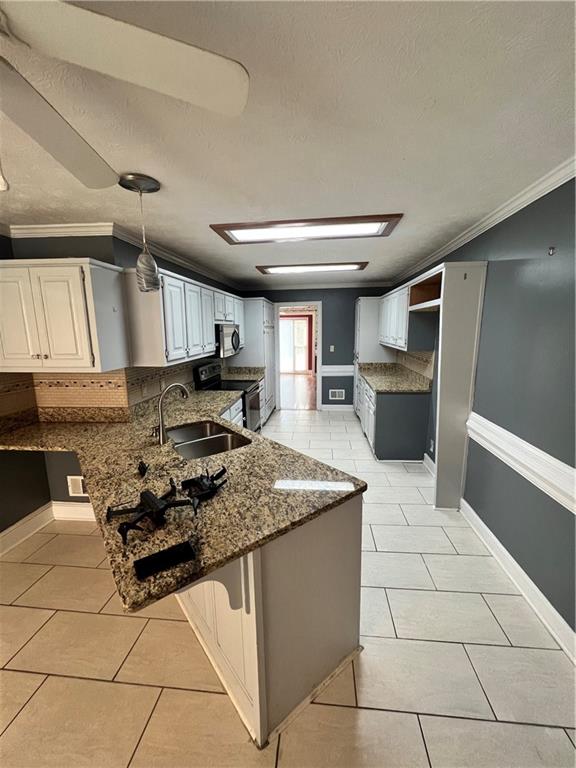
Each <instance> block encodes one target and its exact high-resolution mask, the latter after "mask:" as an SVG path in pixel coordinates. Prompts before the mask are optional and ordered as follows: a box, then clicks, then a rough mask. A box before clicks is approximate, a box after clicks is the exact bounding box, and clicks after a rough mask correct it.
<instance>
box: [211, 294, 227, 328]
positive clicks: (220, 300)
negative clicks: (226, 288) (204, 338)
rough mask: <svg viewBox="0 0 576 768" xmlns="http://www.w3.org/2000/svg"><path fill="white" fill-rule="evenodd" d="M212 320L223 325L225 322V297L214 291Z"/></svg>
mask: <svg viewBox="0 0 576 768" xmlns="http://www.w3.org/2000/svg"><path fill="white" fill-rule="evenodd" d="M214 320H215V321H216V322H217V323H223V322H224V321H225V320H226V297H225V296H224V294H223V293H218V291H214Z"/></svg>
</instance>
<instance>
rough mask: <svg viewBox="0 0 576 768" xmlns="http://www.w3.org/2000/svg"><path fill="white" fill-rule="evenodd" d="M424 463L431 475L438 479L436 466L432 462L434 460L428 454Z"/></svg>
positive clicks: (424, 458) (423, 460)
mask: <svg viewBox="0 0 576 768" xmlns="http://www.w3.org/2000/svg"><path fill="white" fill-rule="evenodd" d="M422 463H423V464H424V466H425V467H426V469H427V470H428V472H430V474H431V475H433V476H434V477H436V464H435V463H434V462H433V461H432V459H431V458H430V456H428V454H427V453H425V454H424V457H423V459H422Z"/></svg>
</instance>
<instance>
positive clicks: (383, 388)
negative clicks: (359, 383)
mask: <svg viewBox="0 0 576 768" xmlns="http://www.w3.org/2000/svg"><path fill="white" fill-rule="evenodd" d="M358 371H359V373H360V375H361V376H363V377H364V378H365V379H366V381H367V382H368V384H369V385H370V386H371V387H372V389H373V390H374V392H404V393H406V392H430V390H431V388H432V381H431V380H430V379H428V378H426V376H422V374H420V373H416V371H411V370H410V368H405V367H404V366H403V365H399V364H398V363H361V364H360V365H359V366H358Z"/></svg>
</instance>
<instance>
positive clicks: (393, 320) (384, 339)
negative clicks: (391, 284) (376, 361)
mask: <svg viewBox="0 0 576 768" xmlns="http://www.w3.org/2000/svg"><path fill="white" fill-rule="evenodd" d="M415 287H416V286H412V288H410V289H409V288H399V289H398V290H397V291H393V292H392V293H387V294H386V295H385V296H383V297H382V298H381V299H380V320H379V341H380V344H382V345H383V346H386V347H392V348H393V349H400V350H403V351H414V352H417V351H419V352H425V351H429V350H433V349H434V344H435V342H436V337H437V320H436V318H437V316H438V312H437V310H438V302H436V304H433V305H432V306H429V305H428V303H426V306H424V304H418V305H415V304H413V295H414V288H415ZM415 295H416V296H417V297H419V296H420V294H419V293H418V292H416V294H415Z"/></svg>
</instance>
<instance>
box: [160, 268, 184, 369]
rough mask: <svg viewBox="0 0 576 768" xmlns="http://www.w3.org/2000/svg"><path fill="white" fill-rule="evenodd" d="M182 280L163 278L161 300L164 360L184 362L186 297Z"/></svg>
mask: <svg viewBox="0 0 576 768" xmlns="http://www.w3.org/2000/svg"><path fill="white" fill-rule="evenodd" d="M184 285H185V283H184V282H183V281H182V280H176V279H175V278H173V277H167V276H164V277H163V278H162V299H163V310H164V333H165V337H166V360H167V361H168V362H172V361H173V360H185V359H186V357H187V352H186V297H185V295H184Z"/></svg>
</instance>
